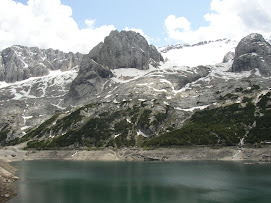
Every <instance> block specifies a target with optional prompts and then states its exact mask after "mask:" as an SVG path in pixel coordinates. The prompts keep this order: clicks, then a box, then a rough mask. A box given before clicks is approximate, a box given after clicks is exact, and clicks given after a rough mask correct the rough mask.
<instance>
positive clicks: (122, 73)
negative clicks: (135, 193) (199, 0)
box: [0, 32, 271, 149]
mask: <svg viewBox="0 0 271 203" xmlns="http://www.w3.org/2000/svg"><path fill="white" fill-rule="evenodd" d="M120 33H121V34H120ZM120 33H117V32H116V33H114V32H113V33H111V34H112V35H113V37H112V36H109V37H108V38H107V40H105V42H104V43H102V44H100V45H98V46H97V47H95V48H94V51H93V50H92V51H90V53H89V54H87V55H85V56H84V57H83V59H82V62H81V64H80V66H79V72H78V74H77V73H76V74H75V72H76V71H74V73H71V72H70V73H69V74H70V79H69V82H67V83H66V88H65V91H63V92H62V93H63V94H62V95H61V96H59V97H57V96H56V97H57V98H58V100H54V101H58V103H57V104H56V103H54V106H56V107H57V109H58V110H59V111H58V112H56V111H54V113H55V114H54V113H53V112H50V113H48V114H47V115H52V117H51V118H50V119H49V120H46V121H45V122H43V123H41V122H38V120H37V119H38V118H39V117H40V115H42V114H41V113H40V110H39V109H40V106H39V107H38V109H32V108H30V109H31V111H30V110H27V108H25V107H26V105H25V106H23V105H22V103H21V102H22V101H23V100H22V99H19V100H16V102H17V103H18V104H21V105H22V107H21V108H20V107H19V105H18V104H17V103H16V104H14V106H16V107H17V109H16V108H14V111H17V115H18V117H19V115H23V117H22V118H20V119H21V121H20V119H18V121H17V123H20V124H21V126H20V127H21V129H22V130H23V131H24V134H25V135H24V136H20V137H17V138H15V139H13V140H11V139H8V143H6V144H18V143H21V142H27V148H38V149H50V148H58V147H72V148H73V147H108V146H113V147H123V146H172V145H173V146H177V145H216V144H219V145H238V144H240V143H242V144H243V143H245V144H254V143H261V142H265V141H269V140H271V133H270V132H271V130H270V115H271V112H270V102H271V91H270V86H271V82H270V77H269V76H266V75H264V76H263V75H262V74H261V72H260V69H258V68H251V69H249V70H247V69H245V70H240V71H234V70H235V69H234V68H233V67H234V65H233V64H235V63H236V60H238V53H235V55H234V57H233V54H232V53H231V54H229V53H228V52H229V51H233V48H234V46H233V45H234V44H233V43H234V42H231V41H229V40H219V41H216V42H210V43H206V44H199V45H198V46H190V47H183V48H180V49H175V48H176V47H175V48H172V49H168V50H167V51H166V53H163V54H162V55H163V56H162V57H161V56H159V54H158V53H155V55H156V56H159V57H155V58H156V59H158V60H159V61H158V60H156V61H155V63H151V61H154V58H152V57H151V54H150V52H151V49H152V46H150V45H148V46H145V45H144V46H145V50H143V51H144V52H143V51H141V50H140V49H141V48H142V47H141V45H138V46H137V50H138V51H141V52H142V53H141V55H140V56H139V58H140V57H143V56H145V55H147V56H149V58H147V60H146V59H144V60H143V61H149V64H148V66H145V65H144V64H146V63H141V62H142V60H140V63H139V64H140V66H135V65H133V63H129V61H133V57H134V54H128V55H127V53H126V51H124V50H126V49H127V47H136V46H135V45H134V44H132V42H134V41H135V39H133V38H132V39H131V41H129V40H128V41H127V36H126V34H127V35H129V33H122V32H120ZM111 34H110V35H111ZM132 34H133V35H134V36H137V34H135V33H132ZM114 35H117V36H118V37H119V38H118V37H116V38H118V40H119V41H121V42H123V44H122V43H121V45H120V44H119V43H118V42H115V40H113V41H114V43H113V45H112V42H110V40H109V42H110V43H107V42H108V39H110V38H111V37H112V38H113V39H115V36H114ZM255 36H257V35H255ZM137 37H138V39H142V37H141V36H137ZM248 38H251V35H250V36H248ZM128 39H129V38H128ZM136 39H137V38H136ZM142 41H144V40H143V39H142ZM244 41H246V40H245V39H244V40H242V41H241V42H240V43H239V44H238V46H237V47H240V46H242V43H243V42H244ZM126 43H128V45H127V44H126ZM129 44H130V45H129ZM131 44H132V45H131ZM143 44H144V43H143ZM258 45H259V44H258ZM115 46H116V47H117V48H118V49H116V47H115ZM251 46H254V45H251ZM259 46H260V47H261V46H262V45H261V44H260V45H259ZM266 46H267V47H268V44H267V45H266ZM105 47H106V48H105ZM211 47H213V49H211ZM186 48H187V49H188V48H189V50H190V51H188V53H190V54H191V55H189V58H190V59H192V60H193V61H192V62H193V63H203V62H202V61H201V60H200V59H198V57H199V56H202V59H204V61H206V63H209V64H211V65H199V66H191V67H189V66H187V64H186V66H183V65H178V62H179V63H180V64H182V62H181V60H182V59H183V61H185V60H186V59H187V58H185V57H184V56H185V52H184V50H185V49H186ZM265 48H266V47H261V49H262V50H265ZM193 49H194V50H195V51H194V52H193V51H192V50H193ZM216 49H218V50H216ZM131 50H132V48H131ZM159 50H161V49H159ZM199 50H202V51H203V50H204V51H203V52H200V53H201V55H198V54H197V53H198V52H199ZM208 50H209V51H208ZM222 50H223V55H222V54H221V53H222ZM252 50H254V49H252ZM257 50H260V48H259V47H257ZM114 51H115V52H114ZM178 52H179V53H180V56H179V58H177V57H176V54H177V53H178ZM237 52H238V49H237ZM250 52H251V50H250V49H247V52H244V53H243V54H249V53H250ZM116 53H119V54H120V55H119V54H117V56H116ZM128 53H130V52H128ZM143 53H145V54H143ZM212 53H220V54H221V56H219V57H218V58H216V59H215V60H216V61H214V58H213V55H212ZM252 53H254V52H252ZM110 54H113V55H110ZM264 54H265V52H264V51H262V52H261V51H259V52H257V55H258V57H259V58H261V57H263V56H265V55H264ZM114 55H115V58H114V57H113V56H114ZM187 55H188V54H187ZM225 55H229V57H224V56H225ZM152 56H153V55H152ZM216 56H218V55H216ZM112 57H113V58H114V60H115V61H113V62H112V67H111V66H110V63H109V62H108V61H110V60H111V59H112ZM118 57H119V58H120V59H123V58H125V57H127V58H126V59H125V60H124V61H126V62H127V63H126V65H125V67H124V66H122V65H118V62H120V63H119V64H121V63H122V62H123V61H122V60H120V61H119V60H116V58H118ZM266 57H267V58H268V57H269V56H268V55H267V56H266ZM162 58H164V59H165V61H164V60H162ZM141 59H142V58H141ZM176 59H178V60H176ZM222 61H224V62H225V63H222ZM127 64H128V65H127ZM248 65H249V64H248ZM252 65H253V63H252V64H251V65H249V66H252ZM126 66H128V67H126ZM129 66H130V67H129ZM270 68H271V67H269V69H270ZM64 73H65V72H64ZM64 73H63V74H62V75H61V76H58V77H59V78H58V80H53V78H51V79H50V78H48V77H49V76H47V77H46V78H47V79H46V81H48V82H45V83H47V84H48V85H47V88H45V89H43V90H44V92H45V95H47V89H48V87H51V85H50V84H51V83H52V84H53V86H55V85H54V82H53V81H59V80H60V78H61V77H63V76H64V75H65V74H64ZM67 74H68V73H67ZM32 80H35V82H33V83H31V84H32V85H33V84H36V82H42V81H43V80H45V78H44V77H42V78H40V79H31V81H32ZM52 80H53V81H52ZM28 84H29V83H28ZM21 86H23V87H24V88H26V87H27V83H23V84H21ZM28 86H31V85H30V84H29V85H28ZM40 86H41V84H40ZM56 87H58V88H59V89H60V86H56ZM12 88H14V85H11V86H8V87H5V88H1V89H0V90H1V92H0V94H2V92H6V96H8V95H10V92H14V90H12ZM24 92H27V90H26V89H25V90H23V91H21V90H20V91H17V90H16V93H17V94H18V93H20V95H22V94H21V93H24ZM53 92H54V91H52V92H48V97H49V95H50V94H52V93H53ZM17 94H14V96H10V98H9V102H10V103H12V102H15V99H14V98H19V97H18V96H17V97H16V95H17ZM29 95H31V94H28V99H26V100H25V101H24V102H25V103H24V104H26V103H27V102H28V101H35V103H33V104H32V105H33V106H35V105H36V104H37V103H38V102H37V101H39V102H43V101H47V102H48V104H49V102H50V98H46V99H47V100H43V99H41V98H39V99H41V100H36V99H37V98H29ZM54 99H56V98H54ZM1 101H2V100H1ZM4 103H5V105H6V107H7V108H8V106H9V105H10V104H6V102H4ZM34 104H35V105H34ZM2 105H4V104H3V103H2ZM74 105H76V106H74ZM19 109H21V112H19ZM23 109H26V112H25V114H24V112H23V111H24V110H23ZM18 112H19V113H18ZM48 112H49V111H48ZM9 113H10V118H12V115H14V114H13V113H12V112H10V111H9ZM6 114H7V113H6ZM1 115H2V114H1ZM34 115H35V117H34ZM31 116H33V117H31ZM48 117H49V116H48ZM23 118H25V120H23ZM1 119H3V118H1ZM31 120H33V121H35V123H31ZM10 121H12V119H10V120H8V121H7V122H6V123H7V126H11V125H12V126H15V124H14V123H12V122H10ZM39 121H40V120H39ZM1 123H3V122H1ZM33 124H35V125H36V126H35V127H33V128H29V129H28V130H24V129H25V128H26V127H27V126H28V125H29V126H34V125H33ZM38 124H40V125H38ZM16 125H17V124H16ZM1 129H2V130H1V137H2V138H3V137H4V138H5V135H7V134H8V133H7V131H8V130H9V127H4V126H3V127H2V128H1ZM5 132H6V134H5ZM8 132H10V131H8ZM11 134H12V133H10V134H8V135H7V136H6V137H10V138H11V137H12V136H10V135H11ZM12 135H13V134H12ZM12 138H14V137H12ZM2 140H5V139H2ZM2 142H3V143H4V142H5V141H2Z"/></svg>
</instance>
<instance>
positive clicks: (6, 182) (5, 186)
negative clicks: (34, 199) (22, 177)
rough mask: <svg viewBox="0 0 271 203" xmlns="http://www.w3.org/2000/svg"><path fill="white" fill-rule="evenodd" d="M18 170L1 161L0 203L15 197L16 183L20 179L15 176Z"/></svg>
mask: <svg viewBox="0 0 271 203" xmlns="http://www.w3.org/2000/svg"><path fill="white" fill-rule="evenodd" d="M15 172H16V169H15V168H14V167H13V166H11V165H10V164H9V163H7V162H5V161H3V160H1V159H0V203H4V202H7V201H9V200H10V199H12V198H13V197H15V196H16V195H17V194H16V193H15V185H14V182H15V181H17V180H18V179H19V178H18V177H16V176H15Z"/></svg>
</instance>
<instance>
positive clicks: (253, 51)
mask: <svg viewBox="0 0 271 203" xmlns="http://www.w3.org/2000/svg"><path fill="white" fill-rule="evenodd" d="M253 69H259V72H260V74H261V75H263V76H270V75H271V45H270V44H269V43H268V42H267V41H266V40H265V39H264V38H263V36H262V35H260V34H256V33H253V34H250V35H248V36H246V37H245V38H243V39H242V40H241V41H240V42H239V44H238V46H237V47H236V49H235V56H234V62H233V65H232V71H233V72H241V71H249V70H253Z"/></svg>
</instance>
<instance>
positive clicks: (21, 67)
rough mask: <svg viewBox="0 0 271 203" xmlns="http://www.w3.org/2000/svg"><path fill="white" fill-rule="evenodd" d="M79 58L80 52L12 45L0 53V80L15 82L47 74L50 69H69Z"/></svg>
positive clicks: (76, 63)
mask: <svg viewBox="0 0 271 203" xmlns="http://www.w3.org/2000/svg"><path fill="white" fill-rule="evenodd" d="M81 60H82V54H80V53H76V54H74V53H71V52H70V53H64V52H62V51H59V50H53V49H39V48H37V47H31V48H29V47H25V46H12V47H9V48H7V49H4V50H3V51H2V52H1V53H0V81H6V82H16V81H21V80H25V79H28V78H30V77H37V76H44V75H48V74H49V71H50V70H62V71H66V70H70V69H72V68H73V67H75V66H77V65H79V64H80V62H81Z"/></svg>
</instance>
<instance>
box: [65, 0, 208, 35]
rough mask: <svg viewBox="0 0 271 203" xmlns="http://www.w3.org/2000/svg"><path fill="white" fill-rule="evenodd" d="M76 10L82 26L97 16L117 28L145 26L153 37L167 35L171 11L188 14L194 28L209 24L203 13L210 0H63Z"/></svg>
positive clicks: (99, 19)
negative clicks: (167, 20) (167, 21)
mask: <svg viewBox="0 0 271 203" xmlns="http://www.w3.org/2000/svg"><path fill="white" fill-rule="evenodd" d="M62 3H63V4H66V5H69V6H71V7H72V10H73V14H72V16H73V18H74V19H75V20H76V22H77V23H78V24H79V27H81V28H83V27H84V26H85V23H84V20H85V19H96V22H95V25H96V26H102V25H108V24H112V25H114V26H115V27H116V28H117V29H118V30H122V29H125V28H126V27H130V28H137V29H142V30H144V32H145V33H146V34H147V35H148V36H151V37H154V38H156V37H160V38H162V37H161V34H164V35H166V30H165V28H164V20H165V19H166V18H167V17H168V16H169V15H175V16H185V17H186V18H187V19H189V21H191V24H192V27H193V28H198V27H200V26H203V25H206V21H205V20H204V18H203V16H204V15H205V14H206V13H208V12H210V3H211V0H168V1H166V0H137V1H135V0H114V1H108V0H99V1H97V0H96V1H91V0H90V1H89V0H62Z"/></svg>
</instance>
